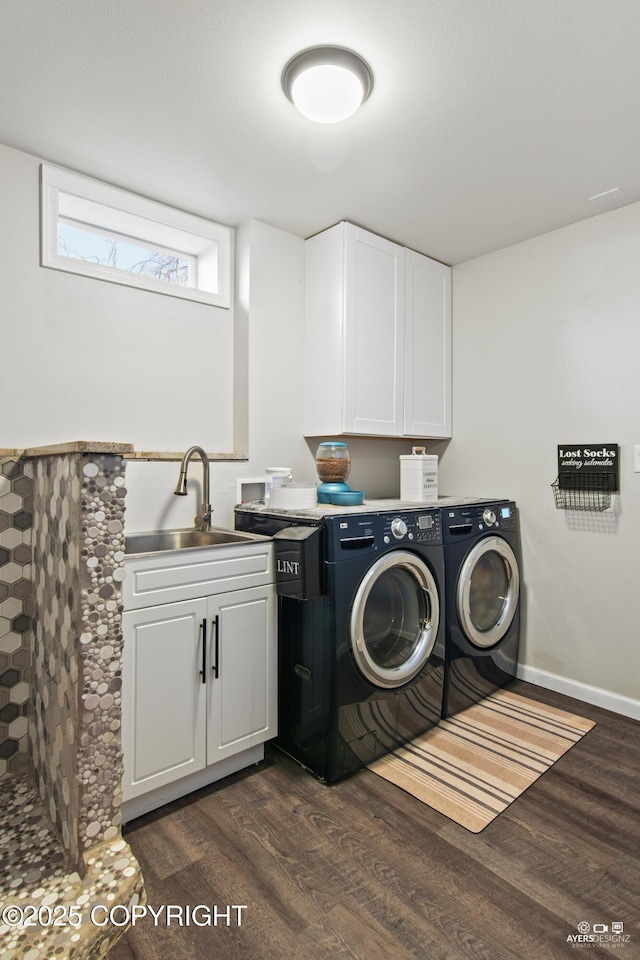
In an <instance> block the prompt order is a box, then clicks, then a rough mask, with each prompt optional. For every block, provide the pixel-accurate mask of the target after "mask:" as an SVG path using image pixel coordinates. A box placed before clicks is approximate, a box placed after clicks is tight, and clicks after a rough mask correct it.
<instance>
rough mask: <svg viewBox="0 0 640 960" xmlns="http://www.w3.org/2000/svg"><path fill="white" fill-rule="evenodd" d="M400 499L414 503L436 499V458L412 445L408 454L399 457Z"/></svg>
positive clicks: (432, 501)
mask: <svg viewBox="0 0 640 960" xmlns="http://www.w3.org/2000/svg"><path fill="white" fill-rule="evenodd" d="M400 499H401V500H410V501H412V502H416V503H435V502H436V500H437V499H438V458H437V457H436V456H433V455H430V454H427V453H425V448H424V447H413V448H412V451H411V454H410V455H409V456H405V457H400Z"/></svg>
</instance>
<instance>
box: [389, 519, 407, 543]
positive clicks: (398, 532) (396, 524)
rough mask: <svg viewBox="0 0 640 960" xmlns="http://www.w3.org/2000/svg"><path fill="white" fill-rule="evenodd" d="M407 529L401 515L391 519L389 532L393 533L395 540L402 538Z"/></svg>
mask: <svg viewBox="0 0 640 960" xmlns="http://www.w3.org/2000/svg"><path fill="white" fill-rule="evenodd" d="M407 529H408V528H407V525H406V523H405V522H404V520H403V519H402V517H394V519H393V520H392V521H391V533H392V534H393V535H394V537H395V538H396V540H402V538H403V537H406V535H407Z"/></svg>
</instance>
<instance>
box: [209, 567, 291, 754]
mask: <svg viewBox="0 0 640 960" xmlns="http://www.w3.org/2000/svg"><path fill="white" fill-rule="evenodd" d="M209 622H210V630H209V634H210V638H211V639H210V655H209V657H208V658H207V661H208V662H207V670H208V674H209V676H208V679H207V698H208V703H207V763H208V764H211V763H216V761H217V760H222V759H223V758H224V757H229V756H232V755H233V754H235V753H239V752H240V751H241V750H246V749H247V748H248V747H251V746H256V745H257V744H259V743H263V742H264V741H265V740H269V739H271V738H272V737H275V735H276V733H277V729H276V726H277V641H276V595H275V590H274V587H273V584H272V585H270V586H268V587H255V588H253V589H249V590H238V591H236V592H235V593H229V594H225V595H224V596H220V597H212V598H210V600H209Z"/></svg>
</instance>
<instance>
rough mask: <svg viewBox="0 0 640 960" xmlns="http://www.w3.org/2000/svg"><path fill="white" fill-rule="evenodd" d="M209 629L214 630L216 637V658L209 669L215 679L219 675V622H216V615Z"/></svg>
mask: <svg viewBox="0 0 640 960" xmlns="http://www.w3.org/2000/svg"><path fill="white" fill-rule="evenodd" d="M211 629H212V630H213V631H214V633H215V638H216V639H215V651H216V659H215V662H214V663H212V664H211V669H212V671H213V675H214V677H215V679H216V680H217V679H218V676H219V675H220V672H219V657H220V642H219V641H220V637H219V634H220V624H219V622H218V617H217V616H215V617H214V618H213V620H212V621H211Z"/></svg>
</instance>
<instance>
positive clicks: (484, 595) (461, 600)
mask: <svg viewBox="0 0 640 960" xmlns="http://www.w3.org/2000/svg"><path fill="white" fill-rule="evenodd" d="M519 590H520V573H519V570H518V561H517V560H516V556H515V554H514V552H513V550H512V549H511V547H510V546H509V544H508V543H507V541H506V540H503V538H502V537H485V538H484V539H483V540H479V541H478V543H476V545H475V547H473V549H472V550H470V551H469V553H468V554H467V556H466V558H465V561H464V563H463V565H462V568H461V570H460V575H459V577H458V590H457V598H456V599H457V606H458V620H459V622H460V626H461V627H462V630H463V631H464V633H465V634H466V635H467V638H468V639H469V640H470V641H471V643H473V644H474V645H475V646H476V647H482V648H483V649H484V648H486V647H492V646H493V645H494V644H496V643H499V642H500V640H502V638H503V637H504V636H505V634H506V632H507V630H508V629H509V627H510V626H511V623H512V621H513V618H514V616H515V614H516V610H517V608H518V593H519Z"/></svg>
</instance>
